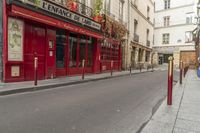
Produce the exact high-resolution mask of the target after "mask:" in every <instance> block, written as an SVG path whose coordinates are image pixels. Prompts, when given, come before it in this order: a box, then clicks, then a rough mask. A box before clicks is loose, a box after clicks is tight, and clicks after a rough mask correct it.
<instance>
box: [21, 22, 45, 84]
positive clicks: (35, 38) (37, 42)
mask: <svg viewBox="0 0 200 133" xmlns="http://www.w3.org/2000/svg"><path fill="white" fill-rule="evenodd" d="M24 32H25V44H24V69H25V71H24V72H25V80H33V79H34V53H36V55H37V57H38V79H44V78H45V48H46V47H45V42H46V41H45V40H46V38H45V28H41V27H37V26H34V25H31V24H26V25H25V31H24Z"/></svg>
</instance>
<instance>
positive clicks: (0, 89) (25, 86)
mask: <svg viewBox="0 0 200 133" xmlns="http://www.w3.org/2000/svg"><path fill="white" fill-rule="evenodd" d="M144 72H152V70H151V69H149V71H147V70H146V69H143V70H142V72H140V71H139V70H132V74H133V75H134V74H139V73H144ZM126 75H130V71H121V72H113V76H112V77H111V74H110V72H108V73H101V74H90V75H85V79H84V80H82V76H81V75H80V76H72V77H62V78H56V79H49V80H39V81H38V86H34V85H33V84H34V82H33V81H25V82H16V83H0V96H3V95H9V94H15V93H23V92H30V91H36V90H42V89H52V88H55V87H61V86H67V85H74V84H80V83H86V82H90V81H98V80H103V79H109V78H115V77H120V76H126Z"/></svg>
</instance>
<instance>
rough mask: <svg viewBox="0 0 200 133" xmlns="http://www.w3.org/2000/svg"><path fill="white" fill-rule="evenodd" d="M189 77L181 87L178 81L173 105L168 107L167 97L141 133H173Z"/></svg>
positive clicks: (174, 89)
mask: <svg viewBox="0 0 200 133" xmlns="http://www.w3.org/2000/svg"><path fill="white" fill-rule="evenodd" d="M187 76H188V75H186V77H185V78H184V80H183V84H182V85H180V82H179V81H178V82H177V83H176V85H175V86H174V87H173V104H172V106H167V96H166V97H165V99H164V100H163V102H162V103H161V105H160V107H159V108H158V109H157V111H156V112H155V113H154V114H153V115H152V116H151V118H150V119H149V121H148V123H147V124H146V125H145V127H144V128H143V129H142V130H141V132H140V133H172V132H173V129H174V124H175V122H176V119H177V114H178V111H179V106H180V104H181V99H182V96H183V93H184V87H185V84H186V82H187Z"/></svg>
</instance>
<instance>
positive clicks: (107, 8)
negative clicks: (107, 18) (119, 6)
mask: <svg viewBox="0 0 200 133" xmlns="http://www.w3.org/2000/svg"><path fill="white" fill-rule="evenodd" d="M104 10H105V11H106V12H107V13H110V0H105V1H104Z"/></svg>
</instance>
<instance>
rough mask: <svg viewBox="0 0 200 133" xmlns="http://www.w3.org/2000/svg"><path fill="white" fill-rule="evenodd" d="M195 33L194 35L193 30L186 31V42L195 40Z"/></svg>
mask: <svg viewBox="0 0 200 133" xmlns="http://www.w3.org/2000/svg"><path fill="white" fill-rule="evenodd" d="M192 37H193V35H192V31H187V32H185V42H186V43H190V42H192V41H193V40H192V39H193V38H192Z"/></svg>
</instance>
